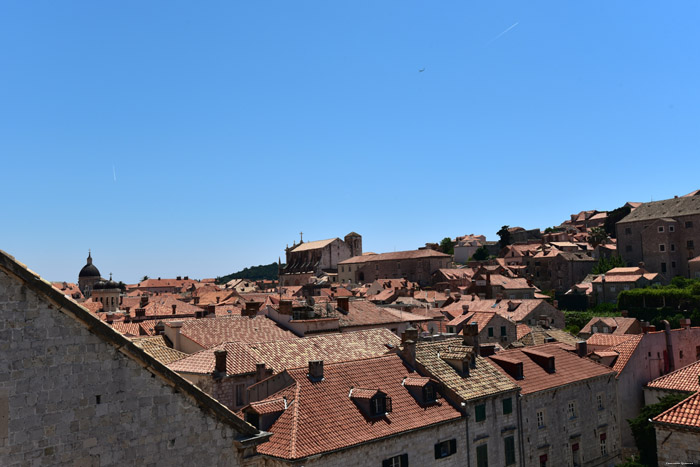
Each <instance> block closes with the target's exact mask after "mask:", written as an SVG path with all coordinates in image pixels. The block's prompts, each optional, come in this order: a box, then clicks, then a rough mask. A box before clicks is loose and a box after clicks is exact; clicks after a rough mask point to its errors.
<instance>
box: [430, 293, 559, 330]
mask: <svg viewBox="0 0 700 467" xmlns="http://www.w3.org/2000/svg"><path fill="white" fill-rule="evenodd" d="M463 305H468V307H469V308H468V310H469V312H485V313H494V312H495V313H498V314H499V315H501V316H503V317H504V318H506V319H508V320H510V321H512V322H514V323H516V324H517V323H522V324H529V325H531V326H534V325H536V324H539V325H543V326H549V327H554V328H560V329H561V328H564V313H562V312H561V311H560V310H558V309H556V308H555V307H554V306H553V305H551V304H550V303H549V302H547V301H546V300H543V299H540V298H534V299H528V300H505V299H503V300H501V299H495V300H470V299H469V298H464V297H463V298H461V299H460V300H459V301H456V302H454V303H451V304H450V305H448V306H446V307H445V308H442V311H444V312H446V313H448V314H450V315H452V317H456V316H458V315H461V314H462V312H463V310H464V308H463Z"/></svg>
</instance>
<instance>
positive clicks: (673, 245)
mask: <svg viewBox="0 0 700 467" xmlns="http://www.w3.org/2000/svg"><path fill="white" fill-rule="evenodd" d="M671 251H676V244H675V243H671Z"/></svg>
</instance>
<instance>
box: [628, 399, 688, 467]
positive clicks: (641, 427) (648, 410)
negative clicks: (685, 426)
mask: <svg viewBox="0 0 700 467" xmlns="http://www.w3.org/2000/svg"><path fill="white" fill-rule="evenodd" d="M687 397H688V394H685V393H684V394H678V393H675V394H669V395H668V396H665V397H663V398H662V399H661V400H660V401H659V402H657V403H656V404H651V405H647V406H645V407H642V410H641V412H640V413H639V415H637V416H636V417H635V418H632V419H630V420H627V423H629V425H630V429H631V430H632V436H634V443H635V444H636V445H637V449H639V462H640V463H641V464H642V465H651V466H655V465H658V464H657V460H656V432H655V431H654V425H652V423H651V422H650V421H649V420H651V419H653V418H654V417H656V416H657V415H659V414H660V413H662V412H665V411H666V410H668V409H670V408H671V407H673V406H674V405H676V404H678V403H679V402H680V401H682V400H684V399H686V398H687Z"/></svg>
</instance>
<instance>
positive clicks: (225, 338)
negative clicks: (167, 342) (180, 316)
mask: <svg viewBox="0 0 700 467" xmlns="http://www.w3.org/2000/svg"><path fill="white" fill-rule="evenodd" d="M178 321H179V320H178ZM167 325H168V323H166V326H167ZM180 333H181V334H182V335H183V336H185V337H187V338H188V339H191V340H192V341H194V342H196V343H197V344H199V345H201V346H202V347H204V348H205V349H208V348H211V347H214V346H215V345H218V344H220V343H222V342H263V341H273V340H285V339H298V337H297V336H295V335H294V334H293V333H291V332H289V331H287V330H286V329H283V328H281V327H279V326H278V325H277V323H275V322H274V321H272V320H271V319H269V318H267V317H266V316H255V317H253V318H248V317H239V316H231V317H229V318H203V319H193V320H188V321H184V322H183V324H182V329H181V330H180Z"/></svg>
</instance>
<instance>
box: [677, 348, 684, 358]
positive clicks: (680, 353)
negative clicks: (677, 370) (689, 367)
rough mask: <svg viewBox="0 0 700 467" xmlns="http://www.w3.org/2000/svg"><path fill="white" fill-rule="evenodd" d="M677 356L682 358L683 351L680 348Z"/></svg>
mask: <svg viewBox="0 0 700 467" xmlns="http://www.w3.org/2000/svg"><path fill="white" fill-rule="evenodd" d="M678 356H679V357H680V358H683V351H682V350H681V351H680V352H679V353H678Z"/></svg>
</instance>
